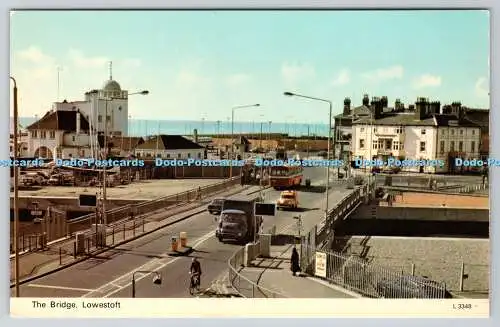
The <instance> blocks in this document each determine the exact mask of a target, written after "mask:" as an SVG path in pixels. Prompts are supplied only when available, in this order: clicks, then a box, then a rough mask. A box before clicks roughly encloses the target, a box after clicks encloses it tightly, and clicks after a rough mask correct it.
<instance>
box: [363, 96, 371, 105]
mask: <svg viewBox="0 0 500 327" xmlns="http://www.w3.org/2000/svg"><path fill="white" fill-rule="evenodd" d="M369 105H370V98H369V97H368V94H365V95H363V106H366V107H368V106H369Z"/></svg>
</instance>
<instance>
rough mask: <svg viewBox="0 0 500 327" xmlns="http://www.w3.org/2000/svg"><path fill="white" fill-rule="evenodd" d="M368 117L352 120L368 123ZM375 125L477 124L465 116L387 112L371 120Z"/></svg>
mask: <svg viewBox="0 0 500 327" xmlns="http://www.w3.org/2000/svg"><path fill="white" fill-rule="evenodd" d="M370 123H371V120H370V118H369V117H365V118H360V119H358V120H356V121H355V122H354V124H355V125H364V124H370ZM373 123H374V124H376V125H387V126H460V127H479V125H477V124H475V123H474V122H472V121H470V120H469V119H467V118H465V119H464V120H462V121H460V122H459V121H458V119H457V117H456V116H455V115H441V114H439V115H432V116H431V117H428V118H425V119H422V120H420V119H419V118H418V116H417V115H416V114H415V113H391V114H389V113H387V114H385V115H384V117H382V118H379V119H377V120H375V119H374V120H373Z"/></svg>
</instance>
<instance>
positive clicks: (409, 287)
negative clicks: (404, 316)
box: [375, 275, 453, 299]
mask: <svg viewBox="0 0 500 327" xmlns="http://www.w3.org/2000/svg"><path fill="white" fill-rule="evenodd" d="M375 289H376V290H377V293H378V294H379V296H380V297H383V298H393V299H394V298H399V299H405V298H406V299H408V298H410V299H411V298H413V299H436V298H452V297H453V296H452V294H451V293H450V292H449V291H448V290H447V289H446V287H445V286H444V285H442V284H440V283H438V282H436V281H434V280H431V279H429V278H427V277H426V276H409V275H401V276H394V277H393V278H385V279H382V280H379V281H378V282H377V283H376V285H375Z"/></svg>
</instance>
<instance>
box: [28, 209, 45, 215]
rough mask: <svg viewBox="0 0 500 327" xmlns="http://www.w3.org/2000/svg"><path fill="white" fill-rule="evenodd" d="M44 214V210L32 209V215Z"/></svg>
mask: <svg viewBox="0 0 500 327" xmlns="http://www.w3.org/2000/svg"><path fill="white" fill-rule="evenodd" d="M42 214H43V212H42V210H31V215H32V216H41V215H42Z"/></svg>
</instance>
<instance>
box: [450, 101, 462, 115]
mask: <svg viewBox="0 0 500 327" xmlns="http://www.w3.org/2000/svg"><path fill="white" fill-rule="evenodd" d="M461 108H462V104H461V103H460V102H459V101H454V102H452V103H451V114H453V115H455V116H457V117H459V116H460V109H461Z"/></svg>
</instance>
